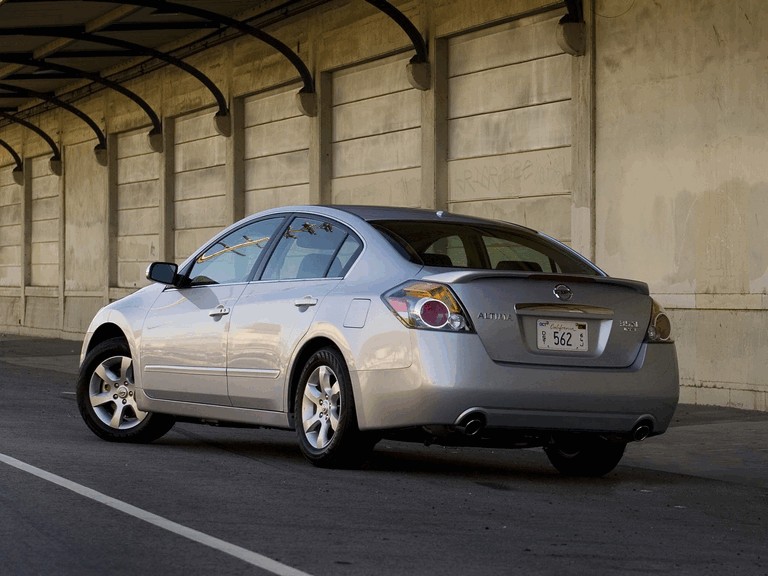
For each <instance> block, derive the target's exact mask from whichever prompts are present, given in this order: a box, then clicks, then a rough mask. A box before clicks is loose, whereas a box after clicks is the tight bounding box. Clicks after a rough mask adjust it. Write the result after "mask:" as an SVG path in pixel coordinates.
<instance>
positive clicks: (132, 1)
mask: <svg viewBox="0 0 768 576" xmlns="http://www.w3.org/2000/svg"><path fill="white" fill-rule="evenodd" d="M6 1H7V2H8V3H11V2H14V3H34V2H46V1H48V0H6ZM83 1H85V2H108V3H111V4H128V5H131V6H141V7H143V8H153V9H155V10H157V11H162V12H177V13H180V14H186V15H187V16H193V17H195V18H200V19H201V20H207V21H208V22H214V23H217V24H222V25H224V26H227V27H228V28H234V29H235V30H238V31H240V32H242V33H243V34H247V35H248V36H252V37H253V38H256V39H257V40H260V41H261V42H264V43H265V44H267V45H268V46H270V47H272V48H274V49H275V50H277V51H278V52H279V53H280V54H282V55H283V56H284V57H285V58H286V59H287V60H288V61H289V62H290V63H291V65H292V66H293V67H294V68H295V69H296V71H297V72H298V73H299V76H300V77H301V81H302V83H303V87H302V88H301V90H300V91H299V93H298V95H297V96H298V105H299V108H300V109H301V111H302V113H304V114H305V115H306V116H315V115H316V114H317V100H316V94H315V82H314V79H313V78H312V73H311V72H310V71H309V68H308V67H307V65H306V64H305V63H304V61H303V60H302V59H301V58H300V57H299V55H298V54H296V53H295V52H294V51H293V50H291V49H290V48H289V47H288V46H287V45H286V44H285V43H283V42H281V41H280V40H278V39H277V38H275V37H274V36H272V35H270V34H268V33H266V32H264V31H262V30H259V29H258V28H256V27H255V26H251V25H250V24H248V23H247V22H241V21H240V20H237V19H235V18H231V17H229V16H226V15H224V14H219V13H218V12H212V11H210V10H205V9H204V8H196V7H194V6H189V5H187V4H179V3H177V2H166V1H164V0H128V2H121V1H119V0H83Z"/></svg>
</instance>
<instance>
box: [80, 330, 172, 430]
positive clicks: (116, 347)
mask: <svg viewBox="0 0 768 576" xmlns="http://www.w3.org/2000/svg"><path fill="white" fill-rule="evenodd" d="M77 405H78V408H79V409H80V414H81V416H82V417H83V420H85V423H86V424H87V425H88V427H89V428H90V429H91V430H92V431H93V432H94V433H95V434H96V435H97V436H99V437H100V438H103V439H104V440H112V441H123V442H151V441H152V440H155V439H157V438H159V437H160V436H162V435H163V434H165V433H166V432H168V430H170V429H171V427H172V426H173V424H174V419H173V418H172V417H171V416H167V415H165V414H154V413H151V412H144V411H143V410H141V409H140V408H139V407H138V405H137V404H136V384H135V381H134V373H133V360H132V359H131V352H130V349H129V348H128V345H127V344H126V343H125V341H124V340H123V339H121V338H113V339H111V340H107V341H105V342H102V343H101V344H99V345H98V346H95V347H94V348H93V349H92V350H91V351H90V352H89V353H88V355H87V356H86V358H85V362H83V365H82V366H81V368H80V375H79V377H78V381H77Z"/></svg>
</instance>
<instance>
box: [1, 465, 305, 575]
mask: <svg viewBox="0 0 768 576" xmlns="http://www.w3.org/2000/svg"><path fill="white" fill-rule="evenodd" d="M0 462H3V463H5V464H8V465H9V466H13V467H14V468H17V469H19V470H22V471H24V472H27V473H29V474H32V475H33V476H37V477H38V478H42V479H43V480H47V481H48V482H52V483H53V484H56V485H58V486H61V487H62V488H66V489H67V490H71V491H72V492H75V493H76V494H79V495H81V496H84V497H86V498H90V499H91V500H95V501H96V502H99V503H101V504H104V505H105V506H109V507H110V508H114V509H115V510H119V511H120V512H123V513H125V514H128V515H129V516H133V517H134V518H138V519H139V520H143V521H144V522H147V523H149V524H153V525H155V526H157V527H158V528H162V529H163V530H168V531H169V532H173V533H174V534H178V535H179V536H183V537H184V538H188V539H189V540H192V541H193V542H197V543H199V544H203V545H205V546H209V547H211V548H213V549H214V550H218V551H220V552H224V553H225V554H229V555H230V556H234V557H235V558H237V559H238V560H242V561H243V562H247V563H248V564H252V565H253V566H257V567H258V568H261V569H263V570H266V571H267V572H271V573H272V574H277V575H278V576H310V575H309V574H307V573H306V572H302V571H301V570H297V569H295V568H291V567H290V566H286V565H285V564H281V563H280V562H277V561H275V560H272V559H271V558H267V557H266V556H262V555H261V554H257V553H256V552H252V551H250V550H246V549H245V548H241V547H240V546H236V545H235V544H232V543H230V542H225V541H224V540H220V539H218V538H214V537H213V536H209V535H208V534H204V533H203V532H199V531H197V530H193V529H192V528H188V527H186V526H182V525H181V524H177V523H176V522H173V521H171V520H168V519H167V518H163V517H162V516H158V515H157V514H152V513H151V512H147V511H146V510H142V509H141V508H137V507H136V506H132V505H130V504H126V503H125V502H122V501H120V500H117V499H115V498H112V497H110V496H107V495H105V494H102V493H101V492H96V491H95V490H91V489H90V488H87V487H86V486H82V485H80V484H77V483H76V482H72V481H71V480H67V479H66V478H62V477H61V476H56V475H55V474H51V473H50V472H46V471H45V470H41V469H40V468H36V467H34V466H31V465H29V464H26V463H25V462H22V461H21V460H16V458H11V457H10V456H6V455H5V454H2V453H0Z"/></svg>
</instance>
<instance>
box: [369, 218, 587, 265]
mask: <svg viewBox="0 0 768 576" xmlns="http://www.w3.org/2000/svg"><path fill="white" fill-rule="evenodd" d="M371 224H372V225H373V226H374V227H375V228H376V229H377V230H379V232H381V233H382V234H383V235H384V236H385V237H386V238H387V239H388V240H389V241H390V243H391V244H393V245H394V246H395V248H396V249H397V250H398V252H400V253H401V254H402V255H403V256H404V257H406V258H407V259H409V260H411V261H412V262H415V263H417V264H423V265H425V266H435V267H438V268H473V269H480V270H508V271H509V270H511V271H517V272H544V273H549V274H552V273H555V274H588V275H592V276H597V275H599V272H598V271H597V270H596V269H594V268H593V267H592V266H590V265H589V264H588V263H587V262H585V261H582V260H581V259H580V258H578V257H577V256H575V255H573V254H571V253H570V252H568V251H567V250H564V249H563V248H562V247H560V246H559V245H557V244H555V243H553V242H550V241H548V240H547V239H546V238H543V237H540V236H535V235H532V234H525V233H523V232H520V231H519V230H517V229H513V228H505V227H504V226H494V225H488V226H483V225H477V224H463V223H457V222H433V221H426V222H425V221H411V220H406V221H403V220H399V221H395V220H386V221H384V220H382V221H377V222H371Z"/></svg>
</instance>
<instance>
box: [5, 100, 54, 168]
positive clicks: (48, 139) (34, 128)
mask: <svg viewBox="0 0 768 576" xmlns="http://www.w3.org/2000/svg"><path fill="white" fill-rule="evenodd" d="M0 118H5V119H6V120H9V121H10V122H14V123H15V124H19V125H21V126H24V128H27V129H29V130H32V132H34V133H35V134H37V135H38V136H40V138H42V139H43V140H45V142H46V144H48V146H50V148H51V152H53V156H51V160H50V166H51V172H53V173H54V174H56V176H61V152H60V151H59V147H58V146H57V145H56V142H54V141H53V138H51V137H50V136H48V134H46V133H45V131H43V129H42V128H39V127H37V126H35V125H34V124H32V123H31V122H27V121H26V120H23V119H21V118H17V117H16V116H14V115H13V114H8V112H0Z"/></svg>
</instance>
